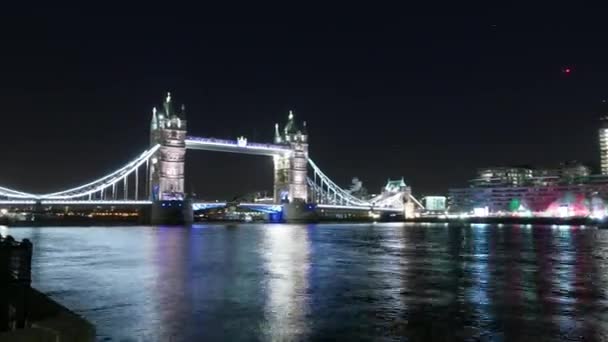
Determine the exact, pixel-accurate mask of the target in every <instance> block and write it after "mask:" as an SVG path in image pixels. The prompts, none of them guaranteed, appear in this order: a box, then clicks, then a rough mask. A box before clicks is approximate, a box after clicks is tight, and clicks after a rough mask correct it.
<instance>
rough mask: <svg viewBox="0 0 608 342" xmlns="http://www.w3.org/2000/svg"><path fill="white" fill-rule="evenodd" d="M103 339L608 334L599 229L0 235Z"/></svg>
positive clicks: (255, 228)
mask: <svg viewBox="0 0 608 342" xmlns="http://www.w3.org/2000/svg"><path fill="white" fill-rule="evenodd" d="M0 233H2V234H3V235H4V234H11V235H13V236H14V237H15V238H18V239H22V238H29V239H31V240H32V242H33V243H34V258H33V277H34V280H33V285H34V286H35V287H36V288H38V289H40V290H42V291H43V292H46V293H47V294H49V295H50V296H51V297H53V298H54V299H56V300H58V301H59V302H61V303H62V304H64V305H66V306H67V307H69V308H70V309H72V310H74V311H76V312H77V313H79V314H81V315H82V316H84V317H85V318H87V319H89V320H90V321H91V322H92V323H93V324H95V325H96V327H97V334H98V339H99V340H107V341H193V340H208V341H212V340H226V341H237V340H248V341H250V340H254V341H255V340H260V341H270V340H274V341H276V340H279V341H283V340H288V341H291V340H322V339H323V340H338V339H339V340H372V339H374V340H410V341H428V340H440V341H447V340H450V341H451V340H471V341H476V340H482V341H484V340H487V341H490V340H491V341H524V340H526V341H529V340H532V341H554V340H574V341H578V340H581V341H582V340H585V341H587V340H589V341H602V340H608V230H597V229H595V228H589V227H588V228H584V227H574V226H572V227H571V226H530V225H504V226H496V225H461V226H459V225H449V226H448V225H446V224H404V223H379V224H318V225H280V224H268V225H264V224H238V225H229V224H228V225H227V224H213V225H196V226H194V227H193V228H176V227H83V228H75V227H61V228H52V227H45V228H6V227H2V228H0Z"/></svg>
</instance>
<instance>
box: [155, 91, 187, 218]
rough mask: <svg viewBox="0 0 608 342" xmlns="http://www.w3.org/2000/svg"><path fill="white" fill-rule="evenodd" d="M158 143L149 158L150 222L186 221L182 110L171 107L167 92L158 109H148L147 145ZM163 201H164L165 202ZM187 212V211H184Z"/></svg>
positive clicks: (184, 131) (184, 149)
mask: <svg viewBox="0 0 608 342" xmlns="http://www.w3.org/2000/svg"><path fill="white" fill-rule="evenodd" d="M157 144H160V149H159V150H158V152H156V154H155V155H154V156H153V157H152V159H151V165H150V183H149V184H150V189H149V193H150V199H151V200H152V201H153V202H154V205H153V207H152V222H153V223H182V222H183V221H190V220H191V214H190V217H188V213H186V214H185V215H184V214H183V212H184V211H185V210H186V209H187V208H188V207H189V205H188V203H184V201H185V199H186V198H185V197H186V196H185V189H184V163H185V158H186V112H185V107H184V105H182V107H181V111H179V112H177V111H175V110H174V109H173V105H172V103H171V94H170V93H167V97H166V99H165V102H164V104H163V109H162V111H157V110H156V108H154V109H152V121H151V123H150V145H151V146H155V145H157ZM165 202H166V203H165ZM186 211H187V210H186Z"/></svg>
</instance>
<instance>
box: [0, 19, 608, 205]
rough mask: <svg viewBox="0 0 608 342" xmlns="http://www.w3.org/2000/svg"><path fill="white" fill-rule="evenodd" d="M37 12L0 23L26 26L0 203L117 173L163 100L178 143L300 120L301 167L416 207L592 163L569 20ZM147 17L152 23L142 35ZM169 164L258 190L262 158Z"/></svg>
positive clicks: (584, 82) (199, 156) (578, 46)
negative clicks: (493, 183) (183, 137)
mask: <svg viewBox="0 0 608 342" xmlns="http://www.w3.org/2000/svg"><path fill="white" fill-rule="evenodd" d="M52 14H53V15H56V16H54V17H53V16H51V14H49V15H48V16H45V15H38V16H25V15H24V16H22V17H20V18H19V17H11V18H8V20H6V21H5V22H4V23H3V24H2V25H7V27H8V26H10V25H12V24H19V23H21V24H20V25H22V26H23V25H25V23H27V25H25V26H27V27H24V29H23V30H22V31H19V32H16V33H15V35H14V36H13V37H12V38H11V39H9V40H8V43H7V44H8V46H7V51H9V52H8V53H7V54H5V55H3V56H1V57H0V60H1V61H2V62H3V63H2V65H4V66H3V75H4V82H5V84H4V87H3V88H4V90H3V92H2V94H1V95H0V98H1V99H2V102H3V103H4V104H5V112H6V113H10V115H9V114H6V118H5V120H6V121H5V125H7V126H9V127H16V128H19V129H11V130H8V131H7V132H6V133H5V134H3V136H2V137H0V139H1V140H0V142H1V143H2V144H3V146H10V147H11V148H8V149H5V151H4V156H3V159H4V163H3V164H4V168H3V170H2V172H1V173H2V177H3V178H4V179H5V181H4V182H3V183H4V184H7V185H12V186H14V187H15V188H20V189H24V190H29V191H32V192H46V191H53V190H56V189H60V188H63V187H66V186H71V185H74V184H79V183H81V182H83V181H88V180H91V179H95V178H96V177H97V176H99V175H102V174H105V172H106V171H108V170H112V169H114V168H116V167H117V166H119V165H122V164H123V163H124V162H125V161H128V160H130V159H132V158H133V156H134V155H137V153H139V152H140V151H141V150H142V148H144V147H145V146H147V139H148V138H147V137H148V132H147V129H148V127H147V125H145V124H144V122H146V121H147V120H148V119H149V116H150V114H151V108H152V107H153V106H154V105H156V104H157V102H158V99H159V98H160V97H161V96H162V95H163V94H164V93H165V92H166V91H172V92H173V93H174V94H175V99H176V102H177V103H179V104H181V103H184V104H186V108H187V112H188V120H189V122H188V124H189V127H190V128H189V129H190V130H191V131H192V132H196V133H197V134H200V135H204V136H212V137H217V138H230V139H236V137H237V136H246V137H247V138H249V139H250V140H252V141H259V142H271V141H272V137H273V133H274V124H275V122H283V121H284V120H285V118H286V115H287V113H288V111H289V110H294V113H295V115H296V117H297V118H298V119H299V120H305V121H307V122H308V125H309V135H310V153H311V155H314V156H315V161H316V162H317V163H319V165H321V166H322V167H323V169H324V170H326V171H327V173H328V174H330V175H332V178H334V179H335V180H336V181H337V182H339V183H340V185H342V186H346V185H348V184H349V183H350V180H351V178H352V177H354V176H357V177H359V178H360V179H361V180H362V181H363V183H364V185H365V186H366V187H367V188H368V189H369V190H370V191H372V192H373V191H376V189H379V188H380V187H381V186H382V185H383V184H384V183H385V182H386V179H387V178H400V177H404V178H405V181H406V183H407V184H408V185H411V186H412V187H413V191H414V192H415V193H417V194H444V193H446V192H447V190H448V188H450V187H454V186H459V185H463V184H465V183H466V181H467V179H469V178H471V177H472V176H473V175H474V173H475V170H476V169H477V168H480V167H486V166H493V165H514V164H515V165H518V164H532V165H539V166H553V165H557V164H559V163H560V162H562V161H565V160H572V159H576V160H579V161H581V162H584V163H587V164H591V165H592V166H594V167H595V168H596V169H597V166H598V165H599V158H598V155H599V148H598V146H597V127H598V124H599V118H600V116H601V115H603V114H604V105H605V100H606V99H607V98H608V96H606V95H608V94H606V93H605V89H604V87H603V85H602V84H603V81H604V79H605V78H604V75H605V74H606V72H608V70H607V69H606V67H605V66H604V65H603V62H602V60H605V57H606V56H607V55H608V53H607V51H606V48H605V47H603V46H602V45H601V44H599V43H597V42H598V41H600V40H599V39H600V38H601V37H602V35H603V34H604V33H605V30H604V29H603V28H601V27H591V26H590V25H591V24H587V23H585V22H582V21H581V20H577V19H576V18H572V19H571V20H569V21H563V22H561V21H559V20H555V21H554V22H545V23H544V25H542V26H541V25H536V26H535V25H534V24H530V23H522V24H521V25H520V26H515V25H513V24H512V22H510V21H508V20H506V16H501V15H493V16H490V17H487V18H484V19H483V20H475V19H474V18H473V19H471V20H469V21H467V23H463V22H462V21H461V20H458V19H457V18H453V17H430V16H423V17H416V18H411V17H401V18H396V20H394V21H389V22H387V23H381V22H380V21H379V20H378V19H374V18H370V20H369V22H368V23H367V25H363V26H357V27H355V26H353V25H349V22H348V20H344V19H342V20H340V19H338V20H337V22H336V23H334V24H331V21H328V20H327V19H328V18H322V19H325V20H320V21H319V22H318V23H317V25H315V26H314V29H313V27H312V26H306V25H301V24H302V22H301V20H302V18H299V17H297V16H296V18H293V22H292V25H286V26H283V25H282V23H280V22H271V23H268V24H260V23H259V22H255V21H254V22H249V21H243V22H232V21H231V22H230V24H227V23H222V22H221V20H219V19H218V20H215V21H214V20H210V21H204V22H202V21H196V20H192V19H191V18H187V19H182V17H179V16H177V15H173V14H166V15H165V16H160V15H152V16H144V15H142V16H140V17H129V18H128V19H129V20H126V18H125V17H120V16H115V17H111V18H106V17H101V16H94V17H91V16H87V15H82V16H77V15H74V13H73V12H69V13H67V14H65V13H64V14H61V13H52ZM161 17H162V20H164V21H166V22H167V23H168V24H167V25H163V26H162V27H155V26H154V25H150V24H151V23H154V22H158V21H159V20H160V18H161ZM108 20H109V21H111V22H112V25H111V26H109V27H104V26H103V25H101V23H103V22H108ZM350 24H352V23H350ZM74 25H76V26H77V27H79V28H80V29H79V30H73V27H74ZM101 27H104V29H101ZM141 27H146V29H145V30H144V29H141ZM279 28H281V30H279ZM415 28H417V29H415ZM421 28H424V29H421ZM37 32H44V34H42V35H37V34H36V33H37ZM226 42H231V43H230V44H226ZM279 42H282V43H284V44H280V45H279V44H278V43H279ZM278 46H281V47H280V48H279V47H278ZM566 69H568V72H566ZM42 146H43V147H44V151H45V152H42V151H41V147H42ZM330 147H331V148H330ZM187 158H188V165H189V166H188V167H187V169H186V173H187V174H190V175H200V176H198V177H197V176H193V177H188V179H189V181H191V184H186V187H187V189H189V190H194V191H196V192H197V193H199V194H203V195H207V194H208V196H210V197H213V196H219V195H221V194H224V196H229V195H232V194H235V192H236V190H237V189H243V188H245V189H247V190H269V188H270V186H271V184H272V175H271V172H272V171H271V170H272V165H271V164H269V163H268V162H267V160H265V159H263V158H258V157H249V156H247V157H243V156H240V155H228V154H216V153H189V154H188V156H187ZM210 164H214V165H217V166H216V167H213V168H210V167H209V165H210ZM242 170H255V171H253V172H248V174H247V175H244V173H243V172H242ZM42 175H44V177H42ZM66 175H69V176H66ZM217 180H221V181H223V183H224V184H221V185H220V184H218V183H220V182H218V181H217ZM241 192H245V191H241Z"/></svg>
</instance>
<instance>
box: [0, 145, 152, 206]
mask: <svg viewBox="0 0 608 342" xmlns="http://www.w3.org/2000/svg"><path fill="white" fill-rule="evenodd" d="M159 148H160V145H156V146H153V147H152V148H150V149H149V150H147V151H145V152H143V153H142V154H140V155H139V156H138V157H137V158H135V159H134V160H132V161H131V162H129V163H127V164H126V165H125V166H123V167H121V168H120V169H118V170H116V171H114V172H112V173H110V174H108V175H106V176H104V177H101V178H99V179H97V180H94V181H92V182H90V183H87V184H83V185H80V186H77V187H75V188H71V189H67V190H62V191H58V192H53V193H48V194H31V193H26V192H21V191H17V190H12V189H9V188H5V187H0V198H8V199H13V198H14V199H28V200H40V201H42V202H50V201H54V202H57V201H59V202H60V201H66V200H77V201H78V202H121V201H122V202H125V201H127V202H129V201H131V202H132V201H138V200H139V198H140V192H141V190H140V189H141V188H142V187H140V179H139V168H140V167H142V165H143V164H144V163H145V164H146V166H145V167H146V169H147V168H148V167H149V160H150V159H151V158H152V156H153V155H154V154H155V153H156V152H157V151H158V149H159ZM146 171H147V170H146ZM146 174H148V173H147V172H146ZM129 177H133V180H134V181H133V183H130V182H129V180H128V179H129ZM147 181H148V179H147V177H145V179H144V182H145V183H146V184H144V185H145V186H144V187H143V188H147V185H148V184H147ZM130 184H133V185H130ZM121 190H122V195H123V196H120V195H119V193H120V191H121ZM146 195H147V194H146ZM118 197H123V198H122V199H120V198H118Z"/></svg>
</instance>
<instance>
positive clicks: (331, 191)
mask: <svg viewBox="0 0 608 342" xmlns="http://www.w3.org/2000/svg"><path fill="white" fill-rule="evenodd" d="M308 164H309V165H310V166H311V168H312V170H313V178H310V177H308V180H307V181H308V186H309V188H310V189H311V191H312V196H311V197H312V199H313V201H314V202H316V203H320V204H334V205H355V206H356V205H358V206H370V205H371V203H369V202H367V201H363V200H361V199H359V198H357V197H355V196H353V195H351V194H350V193H349V192H348V191H346V190H344V189H342V188H341V187H340V186H338V185H337V184H336V183H334V182H333V181H332V180H331V179H330V178H329V177H327V175H326V174H325V173H323V171H321V169H320V168H319V167H318V166H317V164H315V162H314V161H312V159H310V158H309V159H308Z"/></svg>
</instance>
